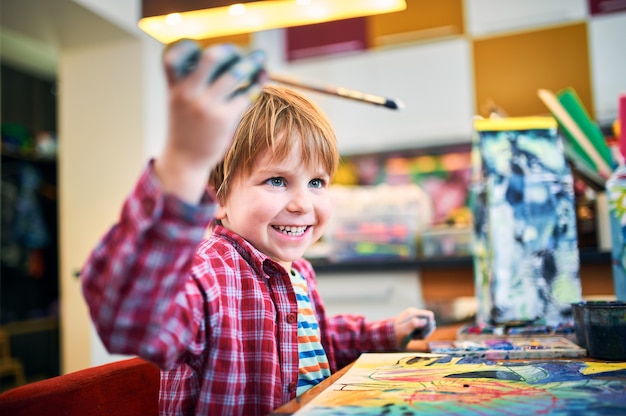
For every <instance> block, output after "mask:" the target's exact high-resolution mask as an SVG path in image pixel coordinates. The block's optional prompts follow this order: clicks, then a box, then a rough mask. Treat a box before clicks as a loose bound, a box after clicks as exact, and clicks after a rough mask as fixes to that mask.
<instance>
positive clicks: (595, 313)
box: [573, 301, 626, 361]
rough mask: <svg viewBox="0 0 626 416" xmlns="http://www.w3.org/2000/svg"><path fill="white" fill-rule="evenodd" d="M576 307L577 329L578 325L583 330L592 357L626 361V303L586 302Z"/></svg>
mask: <svg viewBox="0 0 626 416" xmlns="http://www.w3.org/2000/svg"><path fill="white" fill-rule="evenodd" d="M575 305H576V306H575V307H573V312H574V319H575V324H574V325H575V326H574V328H576V324H578V325H579V329H581V330H582V334H583V336H584V345H585V348H586V349H587V353H588V354H589V356H590V357H592V358H597V359H600V360H616V361H624V360H626V302H622V301H584V302H578V303H576V304H575ZM576 310H579V311H580V313H579V314H577V313H576ZM577 335H578V333H577Z"/></svg>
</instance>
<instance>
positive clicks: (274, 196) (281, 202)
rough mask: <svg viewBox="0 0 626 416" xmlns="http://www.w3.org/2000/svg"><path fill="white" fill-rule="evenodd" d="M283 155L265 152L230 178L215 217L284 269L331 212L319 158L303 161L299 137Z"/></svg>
mask: <svg viewBox="0 0 626 416" xmlns="http://www.w3.org/2000/svg"><path fill="white" fill-rule="evenodd" d="M293 139H294V140H293V143H294V146H293V147H292V148H291V150H290V153H289V155H288V156H287V157H286V158H284V159H283V160H279V161H277V160H272V158H271V154H270V153H269V152H266V153H265V154H264V155H263V156H262V157H260V158H259V159H257V160H256V162H255V164H254V166H253V167H252V169H251V171H250V174H249V175H245V174H241V175H238V177H236V178H234V181H233V183H232V186H231V188H230V191H229V193H228V196H227V197H226V201H225V202H224V205H223V206H222V207H221V209H220V210H219V213H218V215H217V218H218V219H220V220H221V221H222V224H223V225H224V226H225V227H226V228H228V229H230V230H231V231H234V232H235V233H237V234H239V235H240V236H241V237H243V238H244V239H246V240H247V241H248V242H250V243H251V244H252V245H254V246H255V247H256V248H257V249H258V250H260V251H261V252H263V253H264V254H266V255H267V256H269V257H270V258H272V259H274V260H276V261H277V262H278V263H280V264H281V265H282V266H283V267H284V268H285V270H287V271H289V270H290V269H291V263H292V262H293V261H294V260H296V259H298V258H300V257H302V256H303V254H304V252H305V251H306V250H307V249H308V248H309V247H310V246H311V245H312V244H313V243H315V242H316V241H317V240H318V239H319V238H320V237H321V236H322V234H323V232H324V229H325V227H326V224H327V222H328V218H329V217H330V214H331V210H332V209H331V203H330V196H329V192H328V187H329V185H330V177H329V174H328V172H327V171H326V169H324V168H323V166H322V165H321V164H319V165H317V164H315V163H311V165H312V166H307V164H305V163H304V162H303V160H302V151H301V146H300V140H298V138H297V137H294V138H293Z"/></svg>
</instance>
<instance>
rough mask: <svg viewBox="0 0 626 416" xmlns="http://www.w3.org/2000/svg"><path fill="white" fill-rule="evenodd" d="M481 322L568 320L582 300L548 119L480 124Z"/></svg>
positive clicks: (477, 258) (570, 206)
mask: <svg viewBox="0 0 626 416" xmlns="http://www.w3.org/2000/svg"><path fill="white" fill-rule="evenodd" d="M475 131H476V140H475V143H474V154H473V172H474V178H473V182H472V186H473V191H472V204H471V205H472V210H473V214H474V229H475V247H474V264H475V267H474V274H475V287H476V296H477V298H478V309H479V310H478V313H477V321H478V323H479V324H486V325H494V324H499V323H506V322H512V321H513V322H519V321H525V322H537V323H538V324H543V325H551V326H557V325H559V324H563V323H566V322H570V321H571V319H572V318H571V306H570V304H571V303H572V302H577V301H579V300H580V299H581V292H582V291H581V285H580V274H579V271H580V270H579V268H580V265H579V253H578V238H577V232H576V207H575V201H574V187H573V178H572V175H571V171H570V168H569V166H568V165H567V163H566V159H565V156H564V153H563V148H562V142H561V141H560V137H559V136H558V134H557V125H556V121H555V120H554V119H553V118H551V117H530V118H509V119H499V120H476V122H475Z"/></svg>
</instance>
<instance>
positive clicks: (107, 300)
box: [81, 162, 214, 367]
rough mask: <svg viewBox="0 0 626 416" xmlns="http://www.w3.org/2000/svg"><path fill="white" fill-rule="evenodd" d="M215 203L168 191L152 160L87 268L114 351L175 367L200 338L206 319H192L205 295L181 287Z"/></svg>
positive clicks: (94, 308)
mask: <svg viewBox="0 0 626 416" xmlns="http://www.w3.org/2000/svg"><path fill="white" fill-rule="evenodd" d="M213 207H214V206H213V204H212V201H211V199H210V197H209V196H208V194H207V195H206V196H205V197H204V198H203V200H202V202H201V203H200V204H199V205H197V206H194V205H190V204H186V203H184V202H183V201H180V200H178V199H177V198H174V197H173V196H171V195H165V194H163V193H162V192H161V190H160V187H159V183H158V179H157V178H156V175H155V174H154V171H153V167H152V162H151V163H150V164H149V165H148V167H147V168H146V169H145V171H144V173H143V174H142V176H141V178H140V179H139V181H138V183H137V185H136V186H135V189H134V190H133V192H132V193H131V195H130V196H129V197H128V199H127V200H126V202H125V203H124V206H123V209H122V212H121V215H120V218H119V221H118V223H117V224H115V225H114V226H113V227H112V228H111V229H110V230H109V231H108V233H107V234H106V235H105V236H104V237H103V238H102V240H101V241H100V242H99V244H98V245H97V246H96V248H95V249H94V250H93V251H92V253H91V255H90V257H89V259H88V260H87V262H86V264H85V266H84V267H83V270H82V272H81V279H82V282H81V283H82V290H83V295H84V297H85V300H86V301H87V304H88V307H89V311H90V314H91V318H92V320H93V322H94V325H95V327H96V329H97V331H98V334H99V335H100V338H101V339H102V341H103V343H104V345H105V346H106V347H107V349H108V350H109V351H110V352H113V353H121V354H133V355H140V356H142V357H144V358H147V359H149V360H151V361H153V362H155V363H156V364H158V365H160V366H162V367H171V366H173V365H175V364H176V363H177V362H179V360H180V359H181V358H180V356H181V354H183V352H184V350H185V347H186V346H187V345H189V343H190V341H191V340H192V339H193V338H194V337H196V336H198V335H197V332H198V328H197V327H198V326H199V324H196V327H194V326H193V325H190V322H196V323H197V322H201V321H202V320H198V319H194V315H195V314H196V313H202V299H201V298H200V295H199V294H198V295H197V296H195V297H194V296H193V295H188V294H185V291H184V290H181V289H182V288H183V286H184V285H185V284H188V280H189V277H188V273H187V272H188V270H189V267H190V266H191V261H192V257H193V254H194V251H195V248H196V246H197V245H198V243H199V242H200V241H201V240H202V238H203V236H204V233H205V229H206V226H207V225H208V222H209V221H210V220H211V218H212V215H213ZM187 292H188V291H187ZM181 293H182V294H183V295H181ZM164 317H167V320H165V318H164ZM181 328H185V330H184V331H180V329H181Z"/></svg>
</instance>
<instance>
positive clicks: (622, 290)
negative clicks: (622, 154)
mask: <svg viewBox="0 0 626 416" xmlns="http://www.w3.org/2000/svg"><path fill="white" fill-rule="evenodd" d="M606 193H607V197H608V203H609V224H610V227H611V269H612V271H613V285H614V287H615V297H616V298H617V300H621V301H626V165H625V166H621V167H619V168H618V169H617V170H616V171H615V172H614V173H613V174H612V175H611V177H610V178H609V180H608V181H607V182H606Z"/></svg>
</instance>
